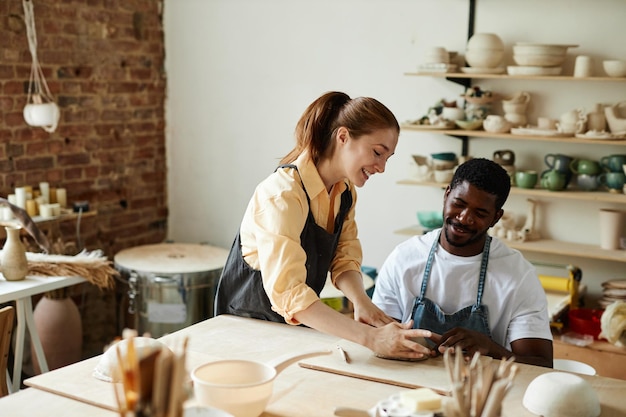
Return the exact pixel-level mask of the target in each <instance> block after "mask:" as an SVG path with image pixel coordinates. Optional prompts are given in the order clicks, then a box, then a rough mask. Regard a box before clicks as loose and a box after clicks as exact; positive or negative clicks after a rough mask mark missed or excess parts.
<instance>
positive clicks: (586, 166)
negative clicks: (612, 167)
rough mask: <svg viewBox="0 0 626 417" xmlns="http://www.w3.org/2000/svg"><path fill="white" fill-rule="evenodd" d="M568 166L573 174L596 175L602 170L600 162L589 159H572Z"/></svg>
mask: <svg viewBox="0 0 626 417" xmlns="http://www.w3.org/2000/svg"><path fill="white" fill-rule="evenodd" d="M569 167H570V169H571V170H572V172H573V173H574V174H589V175H598V174H600V172H602V168H600V163H599V162H597V161H592V160H589V159H574V160H573V161H572V162H571V163H570V165H569Z"/></svg>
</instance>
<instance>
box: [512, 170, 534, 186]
mask: <svg viewBox="0 0 626 417" xmlns="http://www.w3.org/2000/svg"><path fill="white" fill-rule="evenodd" d="M538 178H539V174H537V171H517V172H515V184H516V185H517V186H518V187H520V188H535V185H537V179H538Z"/></svg>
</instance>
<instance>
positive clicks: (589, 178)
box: [576, 174, 600, 191]
mask: <svg viewBox="0 0 626 417" xmlns="http://www.w3.org/2000/svg"><path fill="white" fill-rule="evenodd" d="M576 185H578V188H579V189H581V190H583V191H594V190H597V189H598V187H599V186H600V183H599V182H598V176H597V175H589V174H578V176H577V177H576Z"/></svg>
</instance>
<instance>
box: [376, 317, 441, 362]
mask: <svg viewBox="0 0 626 417" xmlns="http://www.w3.org/2000/svg"><path fill="white" fill-rule="evenodd" d="M412 327H413V321H412V320H410V321H408V322H407V323H398V322H396V321H394V322H392V323H389V324H387V325H385V326H383V327H379V328H377V329H374V330H373V331H372V335H373V338H372V340H371V344H368V347H369V348H370V349H372V350H373V351H374V353H375V354H376V355H378V356H382V357H385V358H393V359H423V358H426V357H431V356H435V355H436V352H434V351H432V350H430V349H429V348H428V347H426V346H423V345H421V344H419V343H417V342H416V341H415V340H414V339H417V338H422V337H423V338H430V337H431V336H432V332H430V331H429V330H422V329H413V328H412Z"/></svg>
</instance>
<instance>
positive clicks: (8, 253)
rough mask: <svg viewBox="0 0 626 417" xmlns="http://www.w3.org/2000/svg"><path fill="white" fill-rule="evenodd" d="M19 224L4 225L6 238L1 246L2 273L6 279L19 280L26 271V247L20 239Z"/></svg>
mask: <svg viewBox="0 0 626 417" xmlns="http://www.w3.org/2000/svg"><path fill="white" fill-rule="evenodd" d="M21 229H22V228H21V227H20V226H5V227H4V230H6V234H7V239H6V241H5V242H4V247H3V248H2V257H1V259H0V261H1V262H2V275H3V276H4V278H5V279H6V280H7V281H20V280H22V279H24V278H25V277H26V274H27V273H28V260H27V259H26V248H25V247H24V245H23V244H22V241H21V240H20V230H21Z"/></svg>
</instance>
